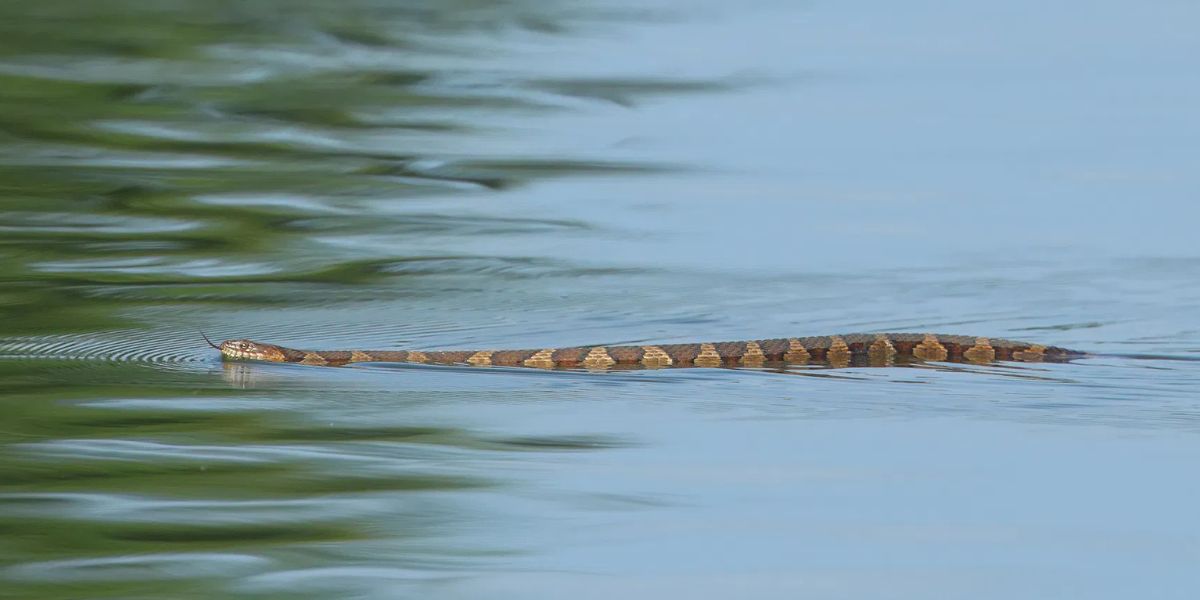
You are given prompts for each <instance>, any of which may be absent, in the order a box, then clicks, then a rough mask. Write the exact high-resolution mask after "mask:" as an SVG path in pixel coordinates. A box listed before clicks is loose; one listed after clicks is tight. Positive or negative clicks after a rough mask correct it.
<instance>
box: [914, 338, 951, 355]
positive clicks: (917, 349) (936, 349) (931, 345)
mask: <svg viewBox="0 0 1200 600" xmlns="http://www.w3.org/2000/svg"><path fill="white" fill-rule="evenodd" d="M912 353H913V357H914V358H919V359H921V360H946V358H947V357H949V356H950V351H949V350H946V347H945V346H943V345H942V343H941V342H939V341H938V340H937V337H936V336H934V335H933V334H930V333H927V334H925V340H924V341H922V342H921V343H920V344H917V345H916V346H914V347H913V350H912Z"/></svg>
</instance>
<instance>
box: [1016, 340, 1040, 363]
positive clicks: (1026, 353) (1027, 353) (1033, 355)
mask: <svg viewBox="0 0 1200 600" xmlns="http://www.w3.org/2000/svg"><path fill="white" fill-rule="evenodd" d="M1045 358H1046V347H1045V346H1042V345H1040V344H1034V345H1032V346H1030V347H1029V348H1028V349H1026V350H1021V351H1020V352H1013V360H1023V361H1025V362H1041V361H1042V360H1043V359H1045Z"/></svg>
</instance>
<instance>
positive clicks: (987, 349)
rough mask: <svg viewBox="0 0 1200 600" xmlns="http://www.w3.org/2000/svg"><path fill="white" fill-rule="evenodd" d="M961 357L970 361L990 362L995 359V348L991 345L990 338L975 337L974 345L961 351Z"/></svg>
mask: <svg viewBox="0 0 1200 600" xmlns="http://www.w3.org/2000/svg"><path fill="white" fill-rule="evenodd" d="M963 358H965V359H967V360H969V361H971V362H977V363H990V362H992V361H993V360H996V349H995V348H993V347H992V342H991V340H989V339H987V338H985V337H981V338H975V345H974V346H971V347H970V348H967V349H966V351H964V352H963Z"/></svg>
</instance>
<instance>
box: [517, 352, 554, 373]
mask: <svg viewBox="0 0 1200 600" xmlns="http://www.w3.org/2000/svg"><path fill="white" fill-rule="evenodd" d="M553 355H554V348H547V349H545V350H538V351H537V353H535V354H534V355H533V356H530V357H529V358H527V359H525V360H524V361H522V362H521V364H523V365H525V366H527V367H537V368H539V369H553V368H554V358H552V357H553Z"/></svg>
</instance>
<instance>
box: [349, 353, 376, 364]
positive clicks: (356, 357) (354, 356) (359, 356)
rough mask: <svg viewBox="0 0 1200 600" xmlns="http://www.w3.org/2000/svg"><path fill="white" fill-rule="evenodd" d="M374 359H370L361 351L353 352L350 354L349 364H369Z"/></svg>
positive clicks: (369, 356)
mask: <svg viewBox="0 0 1200 600" xmlns="http://www.w3.org/2000/svg"><path fill="white" fill-rule="evenodd" d="M373 360H375V359H373V358H371V355H370V354H367V353H366V352H363V351H361V350H355V351H354V352H351V353H350V362H371V361H373Z"/></svg>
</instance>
